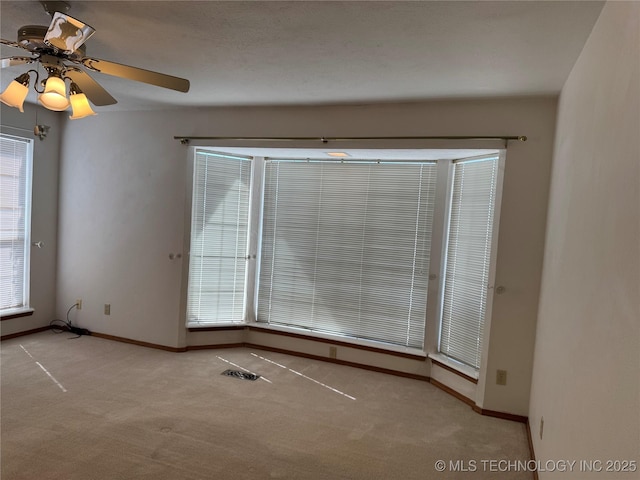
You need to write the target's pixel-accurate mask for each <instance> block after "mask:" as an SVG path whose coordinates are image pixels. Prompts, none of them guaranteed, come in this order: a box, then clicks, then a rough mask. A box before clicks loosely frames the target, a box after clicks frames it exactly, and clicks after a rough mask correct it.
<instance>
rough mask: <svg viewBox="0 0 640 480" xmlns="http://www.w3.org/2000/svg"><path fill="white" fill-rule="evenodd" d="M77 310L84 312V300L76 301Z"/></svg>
mask: <svg viewBox="0 0 640 480" xmlns="http://www.w3.org/2000/svg"><path fill="white" fill-rule="evenodd" d="M76 308H77V309H78V310H82V299H81V298H79V299H78V300H76Z"/></svg>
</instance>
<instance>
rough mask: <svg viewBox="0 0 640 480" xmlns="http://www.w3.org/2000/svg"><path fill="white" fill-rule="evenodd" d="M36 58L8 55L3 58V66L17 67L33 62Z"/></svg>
mask: <svg viewBox="0 0 640 480" xmlns="http://www.w3.org/2000/svg"><path fill="white" fill-rule="evenodd" d="M34 60H35V59H34V58H31V57H7V58H3V59H2V68H7V67H15V66H16V65H22V64H25V63H31V62H33V61H34Z"/></svg>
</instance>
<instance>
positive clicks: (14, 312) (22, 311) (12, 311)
mask: <svg viewBox="0 0 640 480" xmlns="http://www.w3.org/2000/svg"><path fill="white" fill-rule="evenodd" d="M33 312H34V310H33V308H28V307H27V308H25V307H22V308H7V309H6V310H2V313H1V317H0V321H4V320H13V319H14V318H20V317H29V316H31V315H33Z"/></svg>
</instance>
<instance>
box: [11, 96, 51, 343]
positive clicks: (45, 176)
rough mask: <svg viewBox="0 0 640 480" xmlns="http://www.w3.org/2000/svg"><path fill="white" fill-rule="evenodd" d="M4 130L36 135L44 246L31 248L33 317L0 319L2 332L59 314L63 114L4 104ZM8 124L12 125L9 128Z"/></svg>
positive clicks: (37, 236) (34, 214)
mask: <svg viewBox="0 0 640 480" xmlns="http://www.w3.org/2000/svg"><path fill="white" fill-rule="evenodd" d="M0 108H1V109H2V110H0V113H1V115H2V116H1V120H2V126H3V131H4V132H6V133H9V134H12V135H18V136H24V137H25V138H30V139H33V141H34V142H33V198H32V201H33V203H32V207H31V210H32V211H31V240H32V242H38V241H42V242H43V243H44V247H43V248H34V247H32V248H31V288H30V304H31V307H32V308H33V309H34V313H33V315H32V316H30V317H20V318H15V319H11V320H5V321H3V322H1V323H0V331H1V334H2V335H10V334H12V333H16V332H21V331H24V330H31V329H34V328H38V327H42V326H44V325H47V324H48V323H49V322H50V321H51V320H53V319H54V318H56V317H55V315H56V259H57V240H58V238H57V236H58V159H59V153H60V137H61V131H60V130H61V129H60V126H61V124H62V122H61V116H62V115H61V114H59V113H57V112H51V111H49V110H45V109H43V108H37V107H35V106H33V105H28V104H27V105H25V112H24V113H20V112H19V111H18V110H17V109H15V108H9V107H7V106H6V105H4V104H1V106H0ZM36 110H37V120H38V124H41V125H42V124H44V125H48V126H50V127H51V129H50V130H49V133H48V135H47V137H46V138H45V139H44V140H39V139H38V138H37V137H35V136H34V135H33V127H34V125H35V124H36ZM6 127H10V128H9V129H6Z"/></svg>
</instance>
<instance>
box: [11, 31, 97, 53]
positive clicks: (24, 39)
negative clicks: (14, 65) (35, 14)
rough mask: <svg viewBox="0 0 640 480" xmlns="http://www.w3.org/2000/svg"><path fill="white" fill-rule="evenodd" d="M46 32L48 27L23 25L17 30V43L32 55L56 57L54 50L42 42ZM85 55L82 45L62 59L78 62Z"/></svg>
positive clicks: (85, 48) (84, 48)
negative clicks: (39, 54) (41, 54)
mask: <svg viewBox="0 0 640 480" xmlns="http://www.w3.org/2000/svg"><path fill="white" fill-rule="evenodd" d="M48 30H49V27H48V26H47V27H46V26H44V25H24V26H23V27H20V28H19V29H18V43H19V44H20V45H22V46H23V47H25V48H26V49H27V50H29V51H30V52H33V53H43V54H49V55H56V54H57V52H56V49H55V48H54V47H52V46H50V45H47V44H46V43H45V41H44V37H45V36H46V35H47V31H48ZM86 53H87V47H86V46H85V45H84V44H83V45H80V47H79V48H78V49H77V50H76V51H75V52H73V53H70V54H64V55H63V57H64V58H68V59H69V60H80V59H82V58H83V57H84V56H85V55H86Z"/></svg>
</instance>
